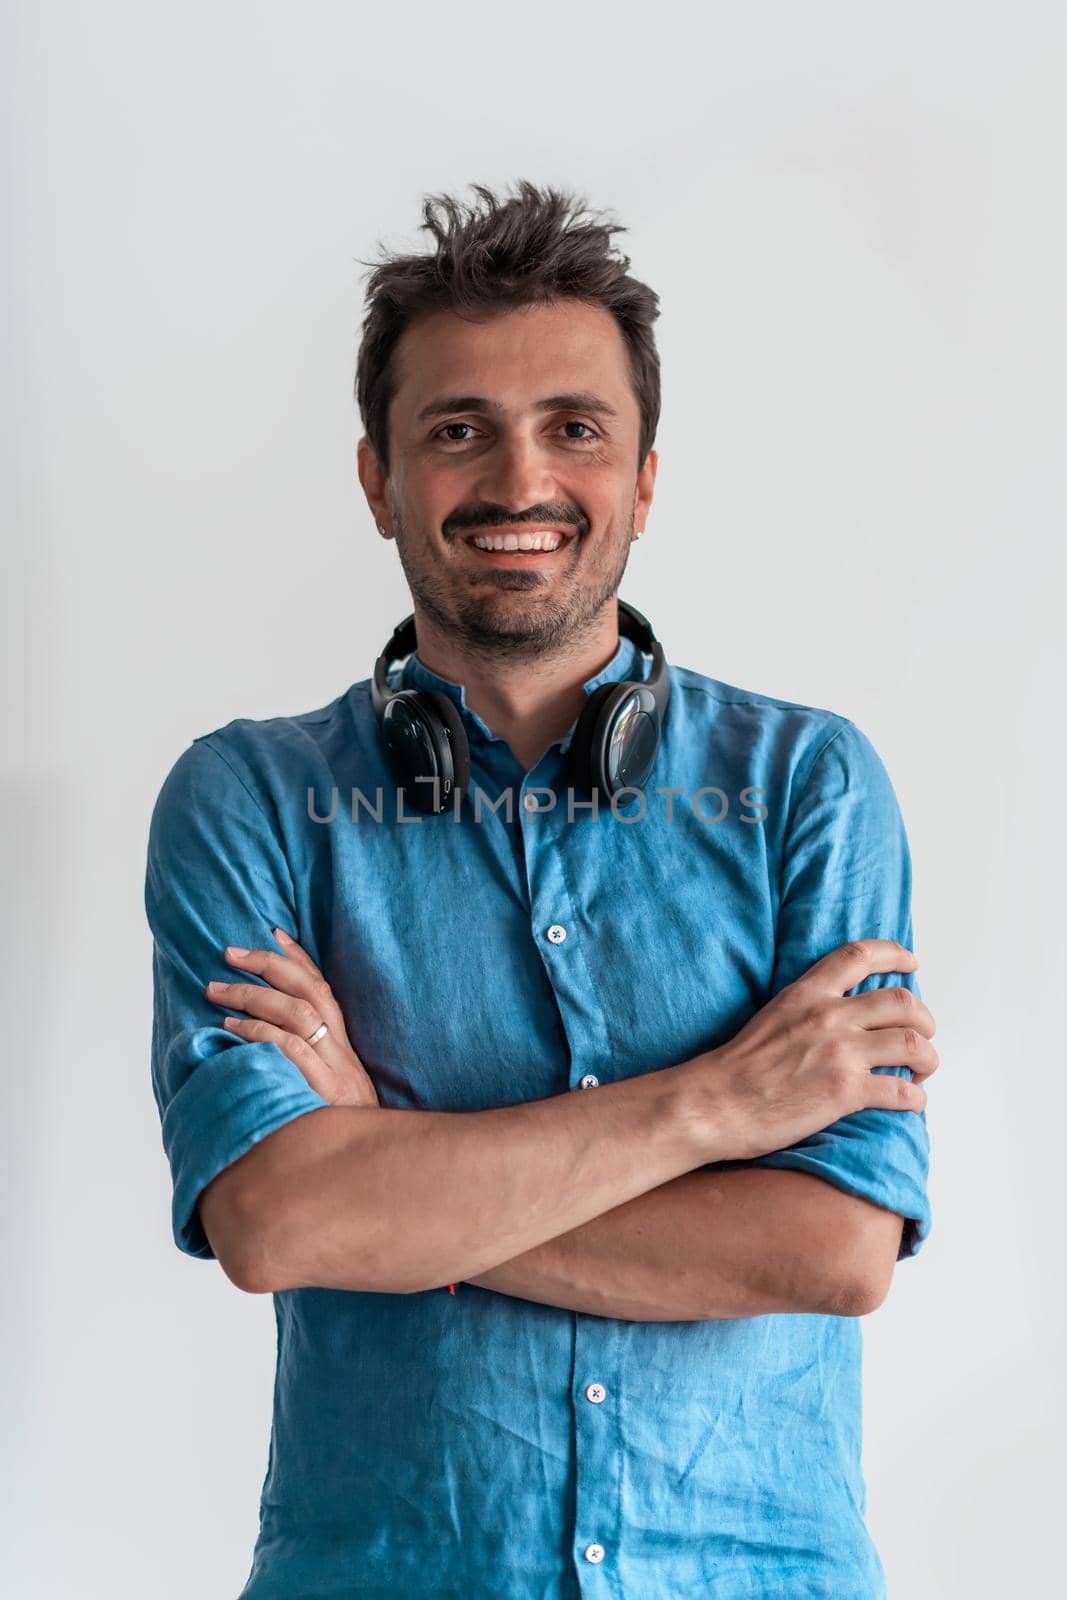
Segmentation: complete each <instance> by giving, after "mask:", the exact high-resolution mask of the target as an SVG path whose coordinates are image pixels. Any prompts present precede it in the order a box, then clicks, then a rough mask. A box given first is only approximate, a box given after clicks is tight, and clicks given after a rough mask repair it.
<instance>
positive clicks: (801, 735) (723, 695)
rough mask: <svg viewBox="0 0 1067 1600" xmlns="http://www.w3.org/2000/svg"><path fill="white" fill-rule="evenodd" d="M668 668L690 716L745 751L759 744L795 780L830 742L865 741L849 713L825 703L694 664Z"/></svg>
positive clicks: (800, 780)
mask: <svg viewBox="0 0 1067 1600" xmlns="http://www.w3.org/2000/svg"><path fill="white" fill-rule="evenodd" d="M670 672H671V692H672V695H673V694H677V695H678V697H679V699H680V700H681V701H682V703H683V704H684V706H685V711H686V715H687V716H688V717H689V718H693V719H697V720H699V721H700V722H701V723H702V724H704V725H706V727H707V728H708V730H709V733H711V732H712V731H713V733H714V736H715V737H716V738H719V739H721V738H723V737H726V738H730V737H733V738H735V739H737V740H738V741H740V742H741V743H743V745H744V746H745V747H746V748H747V749H749V750H753V749H759V750H760V751H762V752H763V753H764V754H765V755H767V756H768V757H770V758H771V759H772V760H775V764H776V765H779V764H780V765H782V766H784V767H787V768H788V769H789V772H790V774H791V777H792V780H793V783H794V784H801V785H802V784H803V783H804V782H805V781H806V779H807V777H808V776H809V775H810V773H811V771H812V769H813V767H814V766H815V764H816V762H818V761H819V759H820V757H821V756H822V755H823V753H824V752H825V751H827V750H828V749H829V747H830V746H831V745H833V744H840V745H841V746H842V749H843V750H847V749H849V748H850V747H852V746H853V743H854V741H855V742H856V743H860V742H866V740H865V736H864V735H863V734H862V733H861V732H860V730H859V729H858V728H857V727H856V724H855V723H854V722H853V721H852V720H851V718H850V717H848V716H846V715H845V714H844V713H842V712H840V711H835V710H832V709H831V708H830V707H828V706H817V705H810V704H808V703H806V702H805V701H802V700H792V699H787V698H786V697H785V696H783V695H776V694H771V693H768V692H765V691H762V690H758V689H747V688H743V687H741V686H740V685H739V684H735V683H726V682H725V681H724V680H723V679H721V678H712V677H709V676H708V675H707V674H706V673H703V672H698V671H696V670H695V669H694V668H692V667H683V666H676V665H674V664H673V663H672V665H671V669H670Z"/></svg>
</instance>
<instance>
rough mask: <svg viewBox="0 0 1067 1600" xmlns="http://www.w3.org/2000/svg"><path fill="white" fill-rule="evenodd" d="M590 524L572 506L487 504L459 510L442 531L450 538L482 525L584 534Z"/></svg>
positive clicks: (483, 526) (486, 526) (448, 520)
mask: <svg viewBox="0 0 1067 1600" xmlns="http://www.w3.org/2000/svg"><path fill="white" fill-rule="evenodd" d="M587 526H588V524H587V522H586V519H585V517H584V516H583V515H582V513H581V512H580V511H578V510H576V509H575V507H573V506H562V505H557V506H553V505H545V506H535V507H534V508H533V509H532V510H531V511H520V512H513V511H504V510H501V509H500V508H499V507H494V506H485V507H481V508H479V509H478V510H476V511H469V512H467V511H464V512H457V513H456V514H455V515H454V516H451V517H449V518H448V519H447V520H446V522H445V523H444V526H443V529H442V531H443V533H444V535H445V537H446V538H447V539H453V538H458V536H459V535H460V534H462V533H468V532H472V531H477V529H479V528H545V527H557V528H558V527H567V528H574V529H576V530H577V532H578V533H579V534H581V533H584V532H585V530H586V527H587Z"/></svg>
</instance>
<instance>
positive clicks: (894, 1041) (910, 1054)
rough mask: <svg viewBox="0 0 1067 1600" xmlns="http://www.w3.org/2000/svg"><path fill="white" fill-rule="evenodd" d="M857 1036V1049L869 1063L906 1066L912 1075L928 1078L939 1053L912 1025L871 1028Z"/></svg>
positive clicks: (936, 1062) (939, 1060) (939, 1061)
mask: <svg viewBox="0 0 1067 1600" xmlns="http://www.w3.org/2000/svg"><path fill="white" fill-rule="evenodd" d="M860 1037H861V1038H862V1040H863V1044H862V1047H861V1053H862V1056H863V1059H864V1061H865V1062H866V1064H867V1065H868V1066H869V1067H910V1068H911V1070H912V1073H913V1075H914V1077H915V1078H916V1079H917V1080H919V1079H922V1078H928V1077H929V1076H930V1074H931V1073H932V1072H936V1071H937V1069H938V1067H939V1066H940V1064H941V1057H940V1056H939V1055H938V1053H937V1051H936V1050H935V1049H934V1047H933V1045H932V1044H931V1043H930V1041H929V1039H924V1038H923V1036H922V1034H921V1033H917V1032H916V1030H915V1029H914V1028H871V1029H868V1030H867V1031H866V1032H864V1033H863V1034H862V1035H860Z"/></svg>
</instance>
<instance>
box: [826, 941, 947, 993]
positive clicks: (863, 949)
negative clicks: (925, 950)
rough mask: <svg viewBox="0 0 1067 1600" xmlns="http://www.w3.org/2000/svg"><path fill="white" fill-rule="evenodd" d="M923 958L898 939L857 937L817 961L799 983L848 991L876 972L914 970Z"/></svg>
mask: <svg viewBox="0 0 1067 1600" xmlns="http://www.w3.org/2000/svg"><path fill="white" fill-rule="evenodd" d="M918 965H919V958H918V956H916V954H915V953H914V951H912V950H909V949H908V948H907V946H906V945H902V944H898V943H897V941H896V940H895V939H853V940H852V941H851V943H849V944H841V945H838V946H837V949H836V950H831V951H830V953H829V955H825V956H823V957H822V958H821V960H819V961H816V962H814V963H813V964H812V965H811V966H810V967H809V968H808V970H807V972H805V973H803V974H802V975H801V976H800V977H799V978H798V979H797V983H798V984H802V985H805V986H807V985H811V986H812V987H813V988H816V989H820V990H822V991H824V992H825V991H827V990H828V991H829V992H830V993H832V994H844V993H845V991H846V990H848V989H854V988H855V987H856V985H857V983H862V982H863V980H864V978H869V977H870V975H871V973H872V972H914V971H915V968H916V967H917V966H918Z"/></svg>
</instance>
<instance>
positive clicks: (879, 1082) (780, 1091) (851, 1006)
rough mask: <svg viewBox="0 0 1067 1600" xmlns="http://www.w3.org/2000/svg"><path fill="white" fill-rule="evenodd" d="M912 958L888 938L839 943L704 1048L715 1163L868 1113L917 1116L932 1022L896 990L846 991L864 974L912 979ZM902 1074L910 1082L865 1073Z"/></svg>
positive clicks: (932, 1064) (931, 1061) (932, 1066)
mask: <svg viewBox="0 0 1067 1600" xmlns="http://www.w3.org/2000/svg"><path fill="white" fill-rule="evenodd" d="M917 965H918V961H917V959H916V957H915V955H914V954H913V953H912V951H910V950H907V949H905V947H904V946H903V945H901V944H897V943H896V942H895V941H894V940H892V939H864V940H862V941H855V942H853V943H851V944H843V945H839V946H838V948H837V949H836V950H831V951H830V953H829V955H826V956H823V958H822V959H821V960H820V961H816V962H815V964H814V965H813V966H811V967H809V968H808V970H807V972H805V973H804V974H803V976H802V977H800V978H798V979H797V981H796V982H795V983H791V984H789V986H788V987H787V988H785V989H782V990H781V991H780V992H779V993H778V994H776V995H775V997H774V999H773V1000H770V1001H768V1003H767V1004H766V1005H765V1006H764V1007H763V1008H762V1009H761V1010H760V1011H757V1013H756V1015H755V1016H754V1017H753V1018H751V1020H750V1021H749V1022H747V1023H746V1024H745V1026H744V1027H743V1028H742V1029H741V1031H740V1033H738V1034H735V1035H734V1037H733V1038H732V1039H731V1040H729V1041H728V1043H726V1044H725V1045H722V1046H720V1047H719V1048H718V1049H715V1050H712V1051H709V1052H708V1053H707V1055H706V1056H705V1057H704V1061H703V1063H702V1066H703V1070H705V1071H706V1069H707V1061H708V1058H709V1057H710V1058H712V1059H713V1061H714V1063H715V1065H716V1066H717V1068H718V1071H717V1073H716V1074H715V1079H716V1088H715V1091H714V1100H713V1105H712V1108H711V1109H712V1114H713V1116H714V1118H715V1120H716V1123H717V1129H716V1130H713V1132H712V1138H713V1140H714V1141H715V1143H716V1147H717V1151H718V1150H719V1147H720V1146H721V1153H717V1157H716V1158H717V1159H720V1160H730V1161H734V1160H747V1159H750V1158H752V1157H754V1156H762V1155H767V1154H769V1153H770V1151H772V1150H784V1149H785V1148H786V1146H788V1145H791V1144H795V1143H796V1142H797V1140H798V1139H805V1138H807V1137H808V1135H809V1134H812V1133H818V1132H819V1131H820V1130H821V1129H823V1128H827V1127H829V1126H830V1124H831V1123H832V1122H836V1121H837V1119H838V1118H839V1117H844V1116H847V1115H848V1114H849V1113H850V1112H853V1111H862V1110H864V1109H865V1108H867V1107H878V1108H880V1109H882V1110H886V1111H916V1112H918V1111H922V1110H923V1109H924V1107H925V1105H926V1090H925V1089H924V1088H923V1087H922V1083H921V1080H922V1079H924V1078H928V1077H929V1076H930V1074H931V1073H932V1072H935V1071H936V1070H937V1067H938V1065H939V1058H938V1054H937V1051H936V1050H935V1049H934V1047H933V1045H932V1044H931V1043H930V1042H929V1041H930V1038H931V1036H932V1035H933V1033H934V1031H935V1028H934V1019H933V1016H932V1015H931V1013H930V1011H929V1009H928V1007H927V1006H926V1005H925V1003H924V1002H923V1001H922V1000H920V999H919V998H918V996H917V995H915V994H913V993H912V991H911V990H910V989H905V988H904V987H903V986H902V985H896V986H894V987H891V988H882V989H871V990H869V991H867V992H865V993H864V994H857V995H847V994H846V993H845V991H846V990H847V989H852V988H854V987H855V985H856V984H858V983H861V982H862V981H863V979H864V978H866V977H867V976H868V975H869V974H870V973H872V972H911V971H913V970H914V968H915V967H916V966H917ZM875 1066H882V1067H893V1066H906V1067H910V1068H911V1071H912V1073H913V1075H914V1080H915V1081H909V1080H908V1079H907V1078H902V1077H900V1076H898V1075H897V1074H895V1073H887V1072H880V1073H874V1072H872V1071H871V1070H870V1069H871V1067H875Z"/></svg>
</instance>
